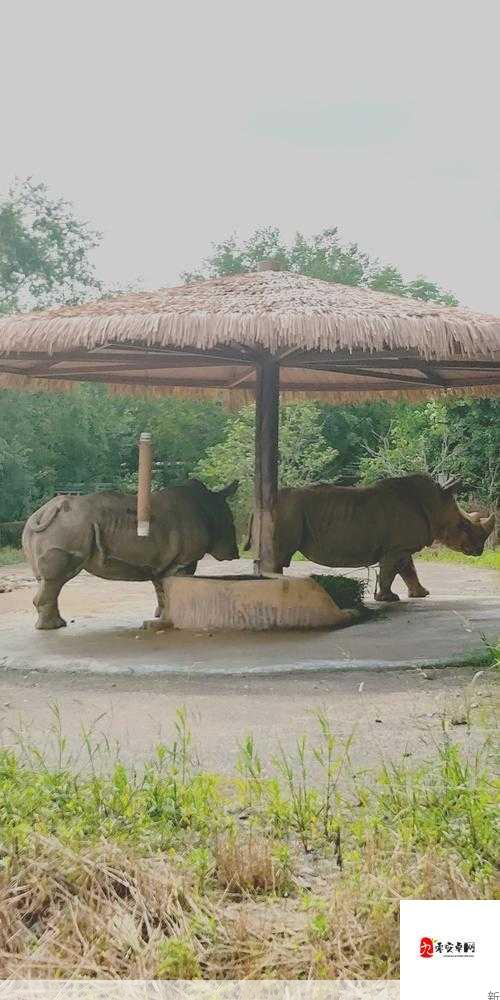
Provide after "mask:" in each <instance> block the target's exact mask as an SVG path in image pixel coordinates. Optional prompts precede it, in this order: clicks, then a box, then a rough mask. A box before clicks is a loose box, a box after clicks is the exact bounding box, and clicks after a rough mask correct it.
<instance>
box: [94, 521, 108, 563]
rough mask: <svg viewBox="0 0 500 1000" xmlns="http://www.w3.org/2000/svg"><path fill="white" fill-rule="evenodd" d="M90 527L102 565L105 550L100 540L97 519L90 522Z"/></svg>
mask: <svg viewBox="0 0 500 1000" xmlns="http://www.w3.org/2000/svg"><path fill="white" fill-rule="evenodd" d="M92 528H93V531H94V543H95V548H96V549H97V553H98V555H99V559H100V561H101V562H102V564H103V565H104V563H105V562H106V550H105V548H104V542H103V540H102V535H101V529H100V527H99V525H98V523H97V521H93V522H92Z"/></svg>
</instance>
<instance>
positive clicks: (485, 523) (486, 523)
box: [480, 514, 495, 535]
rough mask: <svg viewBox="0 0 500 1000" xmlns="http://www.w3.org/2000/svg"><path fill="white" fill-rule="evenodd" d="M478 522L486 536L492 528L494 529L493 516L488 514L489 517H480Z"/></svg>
mask: <svg viewBox="0 0 500 1000" xmlns="http://www.w3.org/2000/svg"><path fill="white" fill-rule="evenodd" d="M480 521H481V527H482V529H483V531H486V533H487V535H489V534H490V532H491V531H493V528H494V527H495V515H494V514H490V516H489V517H482V518H480Z"/></svg>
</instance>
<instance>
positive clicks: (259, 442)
mask: <svg viewBox="0 0 500 1000" xmlns="http://www.w3.org/2000/svg"><path fill="white" fill-rule="evenodd" d="M256 374H257V385H256V405H255V497H254V531H253V544H254V547H255V551H256V560H255V564H254V571H255V573H256V575H260V574H262V573H276V572H277V571H278V564H277V561H276V506H277V500H278V433H279V364H277V362H276V361H275V360H274V359H271V358H267V357H266V358H263V359H262V361H261V362H260V363H259V365H258V366H257V373H256ZM280 570H281V567H280Z"/></svg>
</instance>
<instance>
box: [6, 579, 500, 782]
mask: <svg viewBox="0 0 500 1000" xmlns="http://www.w3.org/2000/svg"><path fill="white" fill-rule="evenodd" d="M239 569H240V571H241V572H245V571H248V563H244V562H243V561H241V564H240V566H239ZM224 570H225V567H224V564H221V565H220V571H221V572H224ZM205 571H206V569H205ZM213 571H214V565H213V563H212V564H210V572H213ZM292 571H293V572H294V573H305V572H310V571H311V566H310V565H309V564H306V563H296V564H295V565H294V567H293V570H292ZM419 571H420V574H421V577H422V581H423V583H424V585H427V586H428V587H429V588H430V589H431V593H432V597H433V599H434V600H433V601H431V602H430V603H428V602H429V598H427V599H426V601H414V602H408V603H403V602H402V603H401V604H400V605H399V606H390V608H389V609H388V616H387V617H386V616H384V617H383V618H382V619H380V620H375V621H374V622H369V623H368V624H365V625H360V626H356V627H353V628H350V629H346V630H343V631H342V632H335V633H326V635H325V634H323V635H322V636H316V635H315V636H314V637H311V636H310V635H309V636H308V635H303V634H300V635H297V636H293V635H291V636H290V637H288V639H287V640H286V644H287V647H286V650H285V653H284V652H283V644H282V640H281V639H279V638H277V637H276V636H270V635H260V636H251V637H247V636H240V637H236V638H234V637H232V638H231V640H230V641H231V644H232V645H231V650H232V652H231V653H229V652H228V650H227V649H226V651H225V653H224V650H223V647H214V646H212V647H210V643H211V642H212V641H213V637H212V638H211V637H208V636H204V635H200V636H194V637H192V638H191V645H192V644H193V643H195V645H196V651H195V652H194V653H193V652H192V651H191V654H190V655H191V662H190V663H189V662H188V661H187V660H186V661H184V665H183V670H182V672H181V673H179V671H177V672H173V673H171V674H168V673H165V671H164V670H161V666H160V665H158V668H157V669H156V671H155V672H153V673H152V674H151V673H150V674H146V675H142V676H141V675H140V673H135V672H132V670H129V673H128V674H125V675H124V674H123V672H120V673H109V674H108V673H102V672H90V671H89V670H87V669H84V670H80V671H79V670H78V669H74V670H73V671H72V672H68V670H67V669H61V668H64V666H65V664H66V667H67V662H68V661H67V660H65V654H64V650H65V649H66V650H68V652H69V649H70V646H68V645H67V643H68V642H72V641H74V640H75V639H76V638H77V635H79V636H80V638H79V640H78V641H79V643H80V645H81V644H82V642H83V643H84V644H85V643H86V644H87V646H88V644H89V643H91V645H92V636H94V640H95V641H94V645H93V647H92V648H93V653H92V655H93V656H95V655H97V653H96V647H97V648H100V646H101V645H102V642H103V641H104V633H105V629H104V627H103V625H102V623H103V622H104V621H106V622H108V624H109V621H111V622H113V623H116V624H115V627H114V628H113V630H112V631H113V634H114V633H117V634H118V638H119V641H120V642H122V643H124V642H127V643H128V647H127V648H128V649H130V648H132V650H133V651H134V655H135V659H136V660H139V659H144V657H145V658H146V660H147V659H148V658H151V650H152V649H153V646H151V645H148V639H146V640H145V641H144V636H145V633H142V634H141V633H140V632H139V631H138V629H137V625H136V624H134V623H137V622H139V621H140V620H141V619H142V618H144V617H148V616H150V615H151V612H152V608H153V604H154V595H153V588H152V587H151V586H150V585H144V584H119V583H118V584H117V583H112V584H111V583H108V582H105V581H99V580H95V579H93V578H90V577H88V576H86V575H84V574H82V575H81V576H80V577H79V578H78V579H77V580H75V581H73V582H72V583H71V584H69V585H68V586H67V588H66V591H65V594H64V595H63V600H62V609H63V613H65V614H67V615H68V617H69V620H70V621H71V617H72V616H73V615H75V616H77V617H78V622H79V626H77V625H74V626H73V627H72V626H71V625H70V627H69V628H68V629H65V630H61V631H60V632H56V633H37V632H35V631H34V630H33V609H32V606H31V599H32V590H33V582H32V580H31V578H30V573H29V570H28V569H27V568H26V567H25V566H16V567H6V568H5V569H4V570H3V571H2V573H1V574H0V583H1V582H3V585H4V586H12V585H13V586H14V587H15V588H16V589H12V590H10V591H9V592H6V593H3V594H2V593H0V664H2V663H3V668H2V669H1V670H0V740H1V742H2V743H3V744H4V745H14V744H18V743H19V741H20V740H21V741H24V742H26V743H32V744H33V745H36V746H37V747H39V748H43V747H45V748H47V749H48V750H49V752H51V753H54V752H56V750H55V747H56V736H55V728H54V727H55V716H54V706H56V705H57V707H58V710H59V711H60V713H61V716H62V726H63V729H64V731H65V733H66V734H67V736H68V740H69V744H68V745H69V748H70V749H71V752H72V753H74V754H75V755H76V756H77V757H78V756H79V755H81V753H82V749H81V748H82V732H83V731H84V730H85V731H87V732H89V731H90V732H91V733H92V740H93V741H94V742H95V743H96V744H98V743H99V744H101V745H104V744H107V745H108V746H111V748H115V749H116V748H117V747H119V749H120V755H121V757H122V758H124V759H125V760H126V761H127V762H129V763H133V764H136V765H138V766H140V764H141V763H142V762H143V761H144V760H145V759H146V758H147V757H148V755H149V754H150V752H151V749H152V747H153V745H154V744H155V743H156V742H158V741H161V740H168V739H171V738H172V735H173V732H174V723H175V713H176V710H177V709H178V708H179V707H181V706H184V707H185V708H186V710H187V712H188V717H189V719H190V724H191V727H192V729H193V734H194V739H195V743H196V745H197V748H198V751H199V754H200V757H201V758H202V759H203V764H204V766H205V767H208V768H213V769H217V770H219V771H222V772H229V771H231V770H232V769H233V767H234V763H235V760H236V756H237V751H238V745H239V744H240V743H241V740H242V739H243V738H244V736H245V735H246V734H247V733H249V732H252V733H253V735H254V737H255V739H256V742H257V745H258V747H259V748H260V750H261V752H262V754H263V756H264V757H269V755H270V754H272V753H273V752H275V751H276V749H277V747H278V745H279V744H280V743H281V744H282V745H283V746H284V747H285V748H286V749H288V750H291V749H292V748H293V746H294V742H295V738H296V736H297V735H298V734H300V733H310V734H312V733H313V731H314V729H315V726H316V723H315V719H314V713H315V712H316V711H318V710H323V711H326V712H327V714H328V716H329V718H330V719H331V721H332V724H333V727H334V731H335V732H336V733H337V734H338V735H339V736H340V737H347V736H349V735H350V734H351V733H353V732H354V733H355V743H354V750H353V759H354V761H355V764H356V766H363V767H364V766H367V765H369V764H371V763H373V762H374V761H375V760H377V761H378V760H380V757H381V756H383V757H385V758H392V757H396V756H399V755H400V754H401V753H406V754H408V755H409V756H414V755H416V756H420V755H425V754H426V753H430V752H431V749H432V744H433V742H434V740H435V739H436V738H438V737H439V734H440V733H442V730H443V726H448V727H449V729H450V732H453V735H454V737H456V738H458V739H460V740H463V741H464V743H465V744H466V745H470V746H473V745H474V744H475V741H476V739H477V738H478V732H479V730H478V729H477V725H476V724H479V723H480V724H481V726H483V725H486V728H488V727H489V726H490V725H491V722H490V721H489V720H490V719H491V711H490V708H491V705H492V701H493V691H494V689H493V681H492V678H491V672H490V673H487V672H486V673H484V674H483V675H482V676H481V677H479V678H477V679H476V681H475V682H474V685H473V687H472V688H471V687H470V684H471V680H472V677H473V676H474V673H475V672H476V669H475V668H474V667H468V668H464V667H460V668H457V667H449V668H446V669H439V670H436V669H432V668H428V667H422V666H419V665H418V663H419V657H418V655H416V656H415V664H416V665H415V667H414V668H413V669H406V670H395V669H393V670H390V671H388V672H383V671H379V670H376V669H374V665H376V664H377V662H381V661H382V660H383V658H384V655H387V654H386V649H385V647H386V645H387V642H386V640H385V637H388V636H389V635H391V636H392V634H393V633H394V631H395V625H396V624H397V625H398V628H399V630H400V633H401V642H403V641H404V639H405V637H406V636H407V634H408V633H410V632H411V629H413V630H414V632H415V635H416V636H417V637H418V636H420V646H421V647H423V646H424V645H425V642H428V641H429V639H430V640H431V641H432V639H433V634H432V630H433V629H434V630H435V635H434V639H435V640H436V641H438V640H439V636H440V632H439V629H440V628H441V630H442V632H443V628H444V625H443V623H445V624H446V622H448V625H447V628H448V632H449V628H450V624H449V623H450V622H451V623H452V625H453V626H454V627H455V628H456V629H457V630H458V631H457V635H459V636H460V637H463V638H461V639H460V641H464V642H466V643H467V642H468V643H469V646H467V645H466V646H464V649H471V648H473V647H474V645H475V647H476V648H477V645H478V642H479V638H480V635H481V634H483V633H484V632H486V633H488V634H489V635H490V637H492V638H493V637H494V636H495V630H496V635H497V636H498V634H499V633H500V601H499V596H500V581H499V579H498V577H499V574H497V573H495V571H489V570H474V569H471V568H469V567H468V566H456V565H446V564H431V563H422V564H420V568H419ZM402 592H403V591H402V590H401V593H402ZM426 608H429V610H428V611H426V610H425V609H426ZM390 616H393V617H390ZM474 621H475V623H476V624H475V626H474V624H473V625H472V627H471V628H469V631H467V622H469V623H470V622H474ZM132 626H133V627H132ZM389 626H390V627H389ZM78 627H80V630H81V631H80V633H78V632H77V631H74V630H75V629H77V628H78ZM72 628H73V630H72ZM100 629H101V631H100ZM120 629H121V632H120ZM474 629H476V631H474ZM363 630H364V631H363ZM429 630H430V635H429ZM396 631H397V630H396ZM448 632H446V631H444V632H443V636H445V635H447V634H448ZM176 635H177V637H178V636H179V634H178V633H177V634H176ZM120 636H121V638H120ZM351 636H352V637H353V638H350V637H351ZM136 637H138V638H139V640H141V639H143V641H142V642H141V641H139V642H137V639H136ZM333 637H334V638H333ZM356 637H357V638H356ZM108 641H109V642H111V639H109V636H108ZM117 641H118V640H117ZM183 641H184V642H185V634H184V637H183ZM215 641H216V642H218V640H217V639H215ZM332 641H335V642H336V643H338V644H340V645H341V646H342V647H343V648H345V649H348V645H349V643H351V644H352V643H354V646H356V643H358V646H359V644H360V643H361V646H359V648H361V647H362V648H364V649H365V659H366V666H364V664H363V662H362V660H360V661H359V662H358V663H357V669H355V670H354V669H352V670H351V669H345V668H346V667H349V665H350V661H349V658H348V657H347V658H346V660H345V661H344V664H343V666H344V669H343V670H335V671H330V670H328V669H327V668H328V661H327V660H325V661H321V663H322V666H323V669H322V670H321V671H320V670H318V669H314V663H315V662H316V661H315V660H314V658H313V659H312V660H311V659H310V660H309V661H307V663H308V668H307V670H306V669H299V670H298V672H296V673H294V674H293V673H291V671H290V669H289V668H287V662H288V661H293V660H294V657H295V660H296V661H297V660H298V661H299V662H298V666H299V667H300V666H301V663H300V658H301V656H303V655H304V653H303V649H304V648H306V647H307V648H309V647H310V645H311V643H313V644H314V643H316V642H318V643H319V644H320V645H319V646H318V647H317V650H318V649H320V653H321V652H322V653H323V654H324V653H325V650H327V648H328V649H330V647H331V643H332ZM149 642H151V639H149ZM153 642H154V643H160V644H161V643H162V642H163V653H162V656H163V657H164V658H165V657H166V655H167V654H166V652H165V651H166V650H167V651H169V650H171V646H172V640H170V639H169V636H168V635H166V636H165V637H156V638H154V639H153ZM134 643H135V645H134ZM273 643H274V645H273ZM22 649H24V650H25V652H27V656H26V659H25V660H23V659H22V658H21V659H19V650H22ZM214 649H219V654H217V655H219V656H222V660H221V663H222V669H221V670H217V669H215V670H214V671H213V672H212V674H211V675H210V674H208V675H207V673H206V672H203V663H204V661H205V660H206V661H209V660H210V657H212V660H214V657H215V660H217V655H216V654H215V653H214V652H210V650H212V651H213V650H214ZM16 650H17V653H16ZM317 650H316V654H315V655H316V656H318V652H317ZM6 651H7V653H9V655H10V654H12V657H13V659H12V662H13V663H14V662H15V663H16V666H17V669H15V670H14V669H8V667H9V656H8V655H6ZM9 651H10V652H9ZM264 651H266V652H265V655H266V656H267V657H268V659H270V661H272V660H273V657H274V658H275V659H276V661H277V662H278V661H279V659H280V656H281V659H282V660H283V664H282V665H283V672H282V673H280V674H275V675H272V676H265V675H260V674H259V673H257V674H254V673H253V670H252V667H250V668H249V669H247V668H246V667H245V662H247V663H248V662H250V661H252V657H253V660H255V662H257V663H259V662H261V661H262V662H265V660H264V659H263V657H264ZM420 651H421V649H417V650H416V654H418V653H419V652H420ZM223 653H224V656H225V657H226V660H227V662H229V659H230V658H231V657H232V659H231V662H233V661H238V656H239V658H240V661H241V662H240V667H239V669H238V670H237V671H236V672H231V671H230V670H225V669H224V656H223V655H222V654H223ZM14 654H15V655H17V657H18V658H17V660H15V655H14ZM129 655H132V654H129ZM329 655H330V656H331V655H332V653H331V650H330V653H329ZM44 656H45V663H47V662H49V661H50V664H52V660H51V657H52V658H53V659H54V661H55V660H56V659H57V660H58V662H59V667H58V668H57V669H56V670H55V672H54V671H52V670H51V669H50V665H49V668H48V671H46V670H45V669H40V666H41V665H42V666H43V665H44V661H43V657H44ZM245 656H246V660H245ZM193 657H195V658H196V662H193ZM249 657H250V660H249ZM259 658H260V659H259ZM215 660H214V662H215ZM217 662H218V661H217ZM238 662H239V661H238ZM252 662H253V661H252ZM317 662H320V660H318V661H317ZM332 662H333V661H332ZM305 663H306V661H304V664H305ZM304 664H303V665H304ZM53 665H54V664H52V666H53ZM200 665H201V666H200ZM196 667H198V669H196ZM54 669H55V668H54ZM467 722H472V723H473V725H472V727H470V726H468V725H467ZM83 760H84V758H83V757H82V761H83Z"/></svg>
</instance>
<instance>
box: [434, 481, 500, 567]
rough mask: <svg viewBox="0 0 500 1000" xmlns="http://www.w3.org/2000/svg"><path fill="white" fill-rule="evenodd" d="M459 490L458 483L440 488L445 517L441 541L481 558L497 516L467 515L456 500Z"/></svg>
mask: <svg viewBox="0 0 500 1000" xmlns="http://www.w3.org/2000/svg"><path fill="white" fill-rule="evenodd" d="M458 488H459V484H458V483H457V482H452V483H450V484H449V485H447V486H442V487H440V489H441V494H442V497H443V516H442V523H441V529H440V532H439V541H440V542H443V543H444V545H447V546H448V547H449V548H450V549H456V550H457V551H458V552H464V553H465V555H468V556H480V555H481V553H482V551H483V549H484V543H485V541H486V539H487V538H488V535H490V534H491V532H492V531H493V528H494V526H495V515H494V514H490V516H489V517H481V516H480V514H478V513H477V512H474V513H472V514H465V513H464V512H463V511H461V510H460V507H459V506H458V504H457V502H456V500H455V496H454V493H455V491H456V490H457V489H458Z"/></svg>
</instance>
